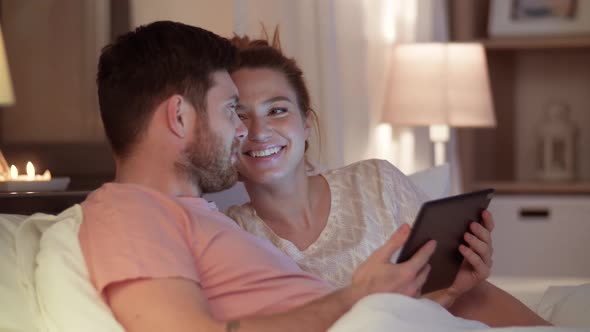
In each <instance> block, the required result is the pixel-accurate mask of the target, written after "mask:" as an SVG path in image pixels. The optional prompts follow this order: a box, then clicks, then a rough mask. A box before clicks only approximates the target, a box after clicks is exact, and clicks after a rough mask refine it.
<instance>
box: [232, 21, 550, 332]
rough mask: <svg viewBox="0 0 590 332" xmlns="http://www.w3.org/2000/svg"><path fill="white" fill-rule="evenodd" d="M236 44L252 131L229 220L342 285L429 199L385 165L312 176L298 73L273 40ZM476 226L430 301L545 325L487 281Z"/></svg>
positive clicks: (487, 219) (484, 231) (308, 115)
mask: <svg viewBox="0 0 590 332" xmlns="http://www.w3.org/2000/svg"><path fill="white" fill-rule="evenodd" d="M233 42H234V44H235V45H237V46H238V47H239V48H240V50H241V51H240V57H241V60H240V65H239V66H238V68H236V70H234V71H233V72H232V79H233V80H234V82H235V84H236V86H237V87H238V90H239V92H240V103H239V106H238V110H237V112H238V116H239V117H240V119H242V121H243V122H244V124H245V125H246V126H247V127H248V130H249V132H248V136H247V138H245V139H244V141H243V143H242V149H241V153H240V155H239V157H238V160H239V162H238V170H239V173H240V175H241V178H242V180H243V181H244V185H245V187H246V190H247V191H248V194H249V196H250V199H251V202H249V203H247V204H244V205H243V206H234V207H231V208H230V209H229V211H228V214H229V216H230V217H232V218H233V219H234V220H236V221H237V222H238V223H239V224H240V226H241V227H243V228H244V229H246V230H247V231H249V232H251V233H253V234H255V235H257V236H260V237H263V238H267V239H269V240H270V241H272V242H273V243H274V244H275V245H276V246H277V247H279V248H280V249H282V250H283V251H285V252H286V253H287V254H288V255H290V256H291V257H293V259H295V261H296V262H297V263H298V264H299V265H300V266H301V267H302V268H303V269H304V270H307V271H310V272H312V273H315V274H317V275H319V276H321V277H323V278H324V279H326V280H327V281H329V282H331V283H332V284H333V285H335V286H342V285H346V284H348V283H349V282H350V279H351V276H352V272H353V271H354V270H355V269H356V267H357V266H358V265H360V264H361V263H362V262H363V261H364V260H365V259H366V258H367V257H368V256H369V255H370V253H371V252H373V251H374V250H375V249H376V248H378V247H379V246H381V245H382V244H383V243H385V242H386V240H387V239H388V237H389V236H390V235H391V234H392V233H393V231H394V230H395V229H396V228H397V227H399V226H400V225H402V224H403V223H412V222H413V220H414V217H415V214H416V212H417V210H418V208H419V207H420V205H421V204H422V202H424V201H425V200H426V197H425V195H424V194H422V193H421V192H420V190H418V189H417V188H416V187H415V186H414V185H413V184H412V182H411V181H410V180H409V179H408V178H407V177H406V176H404V175H403V174H402V173H401V172H400V171H399V170H398V169H397V168H395V167H394V166H393V165H391V164H389V163H388V162H386V161H380V160H366V161H361V162H358V163H354V164H352V165H349V166H346V167H344V168H340V169H336V170H330V171H326V172H322V173H321V174H309V173H310V172H309V164H308V163H307V162H306V158H305V151H306V150H307V147H308V142H307V141H308V139H309V137H310V133H311V131H312V128H313V124H314V119H315V116H314V115H315V114H314V113H313V111H312V109H311V107H310V100H309V99H310V98H309V93H308V90H307V88H306V86H305V83H304V81H303V75H302V72H301V70H300V69H299V68H298V66H297V64H296V63H295V61H294V60H292V59H288V58H287V57H285V56H284V55H283V54H282V53H281V51H280V46H279V42H278V36H277V34H276V33H275V38H274V40H273V46H270V45H269V44H268V43H267V42H266V41H264V40H255V41H249V39H248V38H247V37H246V38H237V37H236V38H234V40H233ZM483 220H484V222H483V226H482V225H481V224H478V223H472V224H471V226H470V228H471V231H472V233H473V234H471V233H466V234H465V241H466V242H467V244H468V245H469V246H463V245H462V246H460V248H459V250H460V252H461V253H462V254H463V256H464V257H465V261H464V263H463V265H462V267H461V270H460V272H459V274H458V276H457V278H456V280H455V282H454V283H453V285H452V286H451V287H449V288H448V289H445V290H442V291H439V292H436V293H435V294H429V295H428V296H429V297H430V298H432V299H434V300H436V301H437V302H439V303H441V304H442V305H444V306H445V307H447V308H448V309H449V310H450V311H451V312H453V313H454V314H456V315H459V316H461V317H464V318H469V319H477V320H480V321H483V322H485V323H488V324H490V325H495V326H498V325H519V324H522V325H527V324H544V323H546V322H545V321H543V320H542V319H541V318H540V317H538V316H536V315H535V314H534V313H533V312H531V311H530V310H528V309H527V308H526V307H525V306H524V305H522V304H521V303H519V302H518V301H516V300H515V299H514V298H512V297H510V296H509V295H508V294H506V293H504V292H502V291H500V290H499V289H497V288H495V287H494V286H492V285H491V284H489V283H487V282H485V279H486V278H487V277H488V276H489V273H490V269H491V265H492V260H491V254H492V245H491V234H490V233H491V231H492V229H493V220H492V218H491V215H490V214H489V213H487V212H484V213H483ZM482 303H485V304H484V305H483V306H482V305H481V304H482ZM473 304H478V305H473ZM498 305H501V306H502V309H503V311H504V310H506V309H507V308H508V310H510V311H511V313H512V314H514V317H513V316H512V315H502V317H498V316H497V315H496V313H495V312H494V310H490V309H493V308H494V307H496V306H498ZM488 308H489V309H488Z"/></svg>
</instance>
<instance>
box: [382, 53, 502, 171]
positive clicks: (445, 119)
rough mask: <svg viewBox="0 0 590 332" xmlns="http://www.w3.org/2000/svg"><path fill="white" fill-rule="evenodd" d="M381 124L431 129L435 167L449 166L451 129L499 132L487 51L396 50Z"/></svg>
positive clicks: (393, 55) (391, 64) (392, 58)
mask: <svg viewBox="0 0 590 332" xmlns="http://www.w3.org/2000/svg"><path fill="white" fill-rule="evenodd" d="M382 120H383V122H388V123H391V124H393V125H399V126H429V127H430V140H431V141H432V142H433V143H434V164H435V165H441V164H443V163H444V162H445V155H446V152H445V144H446V142H447V141H448V140H449V136H450V134H449V131H450V130H449V127H450V126H452V127H493V126H495V125H496V119H495V116H494V111H493V105H492V97H491V93H490V83H489V76H488V70H487V63H486V56H485V51H484V48H483V46H482V45H481V44H478V43H425V44H420V43H417V44H402V45H399V46H396V47H395V48H394V50H393V52H392V57H391V63H390V72H389V81H388V84H387V90H386V96H385V109H384V112H383V119H382Z"/></svg>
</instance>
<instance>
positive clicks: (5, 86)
mask: <svg viewBox="0 0 590 332" xmlns="http://www.w3.org/2000/svg"><path fill="white" fill-rule="evenodd" d="M12 104H14V92H13V90H12V81H11V80H10V71H9V69H8V60H7V59H6V49H5V48H4V38H3V37H2V27H0V106H10V105H12Z"/></svg>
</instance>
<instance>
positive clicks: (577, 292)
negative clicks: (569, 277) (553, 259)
mask: <svg viewBox="0 0 590 332" xmlns="http://www.w3.org/2000/svg"><path fill="white" fill-rule="evenodd" d="M537 313H538V314H539V316H541V317H543V319H545V320H547V321H549V322H551V323H553V324H555V325H557V326H568V327H583V328H589V329H590V283H588V284H583V285H579V286H551V287H549V289H547V291H546V292H545V295H543V298H542V299H541V302H539V306H538V307H537Z"/></svg>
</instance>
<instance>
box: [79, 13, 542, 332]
mask: <svg viewBox="0 0 590 332" xmlns="http://www.w3.org/2000/svg"><path fill="white" fill-rule="evenodd" d="M234 44H236V45H238V46H240V49H239V50H238V49H237V48H236V47H235V46H233V45H232V44H231V43H230V42H229V41H228V40H226V39H224V38H221V37H219V36H217V35H215V34H213V33H211V32H208V31H206V30H203V29H199V28H196V27H191V26H187V25H184V24H180V23H174V22H155V23H152V24H149V25H147V26H142V27H139V28H137V29H136V30H135V31H133V32H129V33H127V34H125V35H123V36H120V37H119V38H118V39H117V40H116V41H115V42H114V43H113V44H111V45H109V46H107V47H105V49H104V50H103V52H102V54H101V57H100V60H99V66H98V75H97V84H98V95H99V103H100V111H101V117H102V120H103V124H104V128H105V131H106V134H107V137H108V139H109V142H110V144H111V147H112V149H113V152H114V156H115V160H116V165H117V172H116V179H115V181H114V182H113V183H108V184H105V185H103V186H102V187H101V188H99V189H98V190H96V191H95V192H93V193H92V194H91V195H90V196H89V197H88V198H87V200H86V201H85V202H84V203H83V204H82V208H83V212H84V222H83V223H82V225H81V227H80V232H79V239H80V244H81V247H82V251H83V254H84V258H85V261H86V264H87V266H88V270H89V274H90V278H91V281H92V282H93V284H94V286H95V287H96V289H97V291H98V293H99V294H100V295H101V297H102V298H103V300H104V301H105V302H106V303H107V304H108V306H109V307H110V308H111V310H112V311H113V313H114V315H115V316H116V318H117V320H118V321H119V322H120V323H121V324H122V325H123V326H124V327H125V329H126V330H128V331H163V330H168V331H195V330H198V331H276V330H281V331H324V330H327V329H328V328H329V327H330V326H331V325H332V324H333V323H334V322H335V321H336V320H338V319H339V318H340V317H341V316H343V315H344V314H345V313H346V312H347V311H348V310H350V309H351V307H352V306H353V305H354V304H355V303H356V302H358V301H359V300H360V299H362V298H365V297H367V296H368V295H371V294H376V293H397V294H402V295H406V296H409V297H418V296H421V294H420V288H421V286H422V284H423V283H424V281H425V279H426V276H427V274H428V271H429V265H428V259H429V257H430V256H431V254H432V253H433V251H434V249H435V246H436V244H435V243H433V242H429V243H427V244H426V245H425V246H424V247H422V248H421V250H419V251H418V252H417V253H416V255H414V257H412V259H410V260H409V261H407V262H405V263H402V264H392V263H391V262H390V259H391V256H392V255H393V254H394V253H395V252H396V251H397V250H398V249H399V248H400V247H401V246H402V245H403V243H404V242H405V240H406V239H407V237H408V234H409V226H407V225H406V224H402V222H410V221H411V219H412V218H413V215H414V213H415V212H416V211H415V210H416V209H417V208H418V204H419V203H420V202H421V201H422V200H423V198H422V197H420V194H419V193H418V191H417V190H416V189H415V188H414V187H413V186H412V185H411V184H410V182H409V181H408V180H407V179H406V178H405V177H403V175H401V173H399V171H397V170H396V169H395V168H394V167H393V166H391V165H389V164H386V163H383V162H377V161H367V162H361V163H358V164H355V165H352V166H349V167H346V168H343V169H341V170H335V171H329V172H325V173H323V174H322V175H321V176H307V175H306V163H305V159H304V153H305V150H306V148H307V142H306V140H307V137H308V136H309V132H310V130H311V128H312V119H313V117H312V116H311V115H310V112H312V111H311V108H310V105H309V96H308V93H307V89H306V87H305V84H304V82H303V78H302V73H301V71H300V70H299V68H298V67H297V65H296V64H295V62H294V61H292V60H290V59H287V58H286V57H284V56H283V55H282V54H281V53H280V51H279V50H277V49H276V48H273V47H270V46H268V45H267V44H265V43H264V42H262V41H253V42H249V41H248V40H245V39H236V40H234ZM273 44H274V43H273ZM230 74H231V76H230ZM236 164H237V169H238V170H236V167H235V166H234V165H236ZM238 171H239V174H240V176H241V177H242V178H243V180H244V181H245V185H246V188H247V190H248V193H249V194H250V197H251V199H252V202H251V204H247V205H245V206H242V207H234V208H232V209H231V211H230V212H231V215H232V216H234V217H235V219H236V220H237V221H238V223H239V224H240V225H242V226H243V227H244V228H246V229H247V230H249V231H250V232H252V233H254V234H255V235H256V236H255V235H252V234H250V233H248V232H245V231H244V230H243V229H241V228H240V227H239V226H238V225H237V224H236V222H235V221H233V220H231V219H230V218H228V217H226V216H225V215H223V214H221V213H219V212H218V211H217V209H216V208H215V207H214V206H212V205H211V204H210V203H207V202H206V201H205V200H203V199H202V198H200V196H201V194H202V193H206V192H215V191H220V190H223V189H225V188H228V187H230V186H231V185H233V184H234V183H235V182H236V181H237V178H238ZM383 218H385V219H383ZM400 219H402V220H400ZM378 220H387V221H390V222H389V223H390V224H389V225H385V224H386V223H387V222H382V223H380V222H379V221H378ZM394 221H395V222H396V223H397V225H391V224H393V222H394ZM348 223H356V224H348ZM484 225H485V226H486V227H482V226H481V225H478V224H473V228H472V231H473V233H474V234H475V236H466V241H467V243H468V244H469V247H462V248H460V250H461V252H462V253H463V255H464V256H465V257H466V262H465V263H464V266H462V269H461V272H460V273H459V275H458V277H457V279H456V280H455V282H454V284H453V285H452V286H451V287H450V288H449V289H446V290H442V291H439V292H436V293H433V294H427V295H426V296H427V297H429V298H431V299H432V300H434V301H436V302H438V303H440V304H441V305H443V306H444V307H446V308H447V309H448V310H449V311H450V312H452V313H453V314H455V315H457V316H460V317H464V318H468V319H477V320H480V321H483V322H486V323H488V324H490V325H517V324H529V325H532V324H544V323H545V322H544V321H543V320H541V319H540V318H539V317H538V316H536V315H535V314H534V313H532V312H531V311H529V310H528V309H527V308H526V307H524V305H522V304H521V303H519V302H518V301H516V300H514V299H513V298H511V297H510V296H509V295H508V294H506V293H504V292H502V291H500V290H498V289H497V288H495V287H494V286H492V285H490V284H489V283H487V282H486V281H485V280H484V279H485V277H486V276H487V275H488V274H489V270H490V267H491V239H490V231H491V229H492V228H493V221H492V219H491V216H490V215H489V214H487V213H485V214H484ZM397 226H399V227H397ZM396 227H397V229H395V228H396ZM324 229H326V230H325V231H324ZM342 232H349V233H347V234H346V235H350V236H351V237H352V238H353V239H355V240H353V241H350V243H349V244H347V245H342V246H337V244H336V243H335V242H337V241H335V240H336V239H333V238H330V237H331V236H335V235H334V234H336V236H340V237H341V238H344V237H345V235H342V234H343V233H342ZM260 237H266V238H269V239H270V240H271V241H272V242H274V243H275V244H276V245H277V246H278V247H280V248H281V249H283V250H284V251H285V252H287V253H288V254H289V255H291V256H293V257H294V258H295V259H296V260H297V262H298V263H299V264H301V266H302V267H303V268H304V269H306V270H308V271H313V272H315V273H317V275H315V274H312V273H309V272H304V271H303V270H302V269H301V268H300V266H299V265H297V264H296V263H295V261H294V260H293V259H292V258H291V257H289V256H288V255H285V253H284V252H282V251H281V250H279V249H277V247H275V246H274V245H273V243H272V242H271V241H267V240H266V239H261V238H260ZM342 243H345V244H346V242H345V241H342ZM351 246H352V247H351ZM320 264H325V265H323V266H324V267H323V268H322V266H319V265H320ZM320 277H321V278H320ZM498 308H501V310H502V311H501V312H497V311H495V310H494V309H498Z"/></svg>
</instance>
